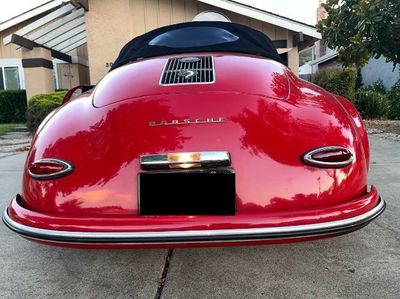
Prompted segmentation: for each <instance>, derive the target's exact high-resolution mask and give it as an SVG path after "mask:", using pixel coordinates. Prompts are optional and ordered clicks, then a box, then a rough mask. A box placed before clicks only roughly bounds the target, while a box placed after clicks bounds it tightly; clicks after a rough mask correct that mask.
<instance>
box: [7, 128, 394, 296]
mask: <svg viewBox="0 0 400 299" xmlns="http://www.w3.org/2000/svg"><path fill="white" fill-rule="evenodd" d="M370 141H371V147H372V164H371V172H370V182H371V183H373V184H375V185H376V186H377V187H378V188H379V190H380V192H381V195H382V196H383V197H384V198H385V199H386V201H387V209H386V211H385V213H384V214H383V215H382V216H381V217H379V219H377V220H376V221H375V222H373V223H372V224H370V225H368V226H367V227H365V228H364V229H362V230H360V231H357V232H355V233H352V234H349V235H345V236H341V237H337V238H333V239H326V240H320V241H313V242H307V243H297V244H289V245H276V246H257V247H231V248H195V249H174V250H173V251H168V250H165V249H164V250H78V249H63V248H53V247H47V246H41V245H37V244H34V243H32V242H28V241H25V240H24V239H22V238H20V237H18V236H16V235H15V234H14V233H12V232H10V231H9V230H8V229H6V227H5V226H4V225H0V237H1V240H2V241H1V242H0V297H1V298H25V297H29V298H35V297H36V298H38V297H40V298H47V297H51V298H111V297H112V298H155V297H156V298H158V297H160V296H161V298H263V297H264V298H295V297H296V298H310V297H319V298H321V297H328V298H377V297H379V298H399V294H400V142H395V141H390V140H387V139H384V138H381V137H380V136H379V135H374V136H371V140H370ZM25 155H26V153H22V154H17V155H13V156H9V157H4V158H1V159H0V191H1V192H0V194H1V197H0V198H1V202H0V203H1V209H2V210H3V209H4V207H5V206H6V204H7V202H8V201H9V199H11V197H12V196H13V195H14V194H15V193H17V192H18V191H19V190H20V186H21V183H20V178H21V169H22V168H23V163H24V159H25ZM168 254H170V256H169V257H170V259H169V262H170V263H169V267H168V269H167V271H164V275H163V270H164V268H165V265H166V260H167V256H168ZM161 277H166V280H165V285H164V288H163V289H162V288H161V287H160V278H161Z"/></svg>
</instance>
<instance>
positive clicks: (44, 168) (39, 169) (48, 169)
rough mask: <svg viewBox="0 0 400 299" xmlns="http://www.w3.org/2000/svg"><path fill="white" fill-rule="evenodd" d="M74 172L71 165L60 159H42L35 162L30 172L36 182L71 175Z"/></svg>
mask: <svg viewBox="0 0 400 299" xmlns="http://www.w3.org/2000/svg"><path fill="white" fill-rule="evenodd" d="M73 170H74V167H73V166H72V164H71V163H69V162H66V161H63V160H59V159H40V160H37V161H35V162H33V163H32V164H31V165H30V166H29V168H28V172H29V174H30V176H31V177H32V178H34V179H36V180H51V179H56V178H60V177H63V176H66V175H68V174H70V173H71V172H72V171H73Z"/></svg>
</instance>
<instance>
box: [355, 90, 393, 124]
mask: <svg viewBox="0 0 400 299" xmlns="http://www.w3.org/2000/svg"><path fill="white" fill-rule="evenodd" d="M354 104H355V106H356V108H357V110H358V112H359V113H360V114H361V117H362V118H366V119H373V118H383V117H385V116H386V114H387V112H388V108H389V107H388V102H387V99H386V97H385V95H384V94H382V93H380V92H378V91H375V90H373V89H370V88H365V87H363V88H360V89H359V90H357V92H356V94H355V102H354Z"/></svg>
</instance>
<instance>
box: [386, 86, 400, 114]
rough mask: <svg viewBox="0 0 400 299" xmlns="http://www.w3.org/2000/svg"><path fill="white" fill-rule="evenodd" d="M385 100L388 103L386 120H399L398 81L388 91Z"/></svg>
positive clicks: (399, 95)
mask: <svg viewBox="0 0 400 299" xmlns="http://www.w3.org/2000/svg"><path fill="white" fill-rule="evenodd" d="M387 99H388V102H389V113H388V118H390V119H400V81H398V82H397V83H396V84H395V85H393V86H392V88H391V89H390V90H389V92H388V93H387Z"/></svg>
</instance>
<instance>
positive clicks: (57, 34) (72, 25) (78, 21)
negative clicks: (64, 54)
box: [35, 17, 85, 45]
mask: <svg viewBox="0 0 400 299" xmlns="http://www.w3.org/2000/svg"><path fill="white" fill-rule="evenodd" d="M82 24H83V25H84V24H85V17H79V18H77V19H75V20H73V21H71V22H68V23H66V24H64V25H63V26H61V27H59V28H57V29H55V30H53V31H51V32H49V33H47V34H45V35H43V36H42V37H40V38H38V39H36V40H35V42H36V43H38V44H40V45H46V43H48V42H49V41H52V40H54V39H56V38H58V37H61V36H62V35H64V34H67V33H68V32H69V31H72V30H73V29H74V28H76V27H78V26H80V25H82ZM84 29H85V28H84V27H83V30H84ZM62 41H63V40H62Z"/></svg>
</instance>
